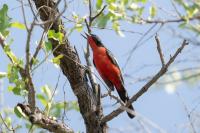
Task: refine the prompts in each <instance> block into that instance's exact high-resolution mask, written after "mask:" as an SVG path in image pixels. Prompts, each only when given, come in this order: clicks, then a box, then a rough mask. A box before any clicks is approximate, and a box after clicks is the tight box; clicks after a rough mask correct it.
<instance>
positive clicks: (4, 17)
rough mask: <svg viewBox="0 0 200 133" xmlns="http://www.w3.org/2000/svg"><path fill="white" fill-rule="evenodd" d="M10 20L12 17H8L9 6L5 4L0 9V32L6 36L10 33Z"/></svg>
mask: <svg viewBox="0 0 200 133" xmlns="http://www.w3.org/2000/svg"><path fill="white" fill-rule="evenodd" d="M10 21H11V18H9V17H8V6H7V5H6V4H4V5H3V7H2V8H1V9H0V33H2V34H3V36H4V37H6V36H8V34H9V31H8V30H7V28H9V27H10V26H11V24H10Z"/></svg>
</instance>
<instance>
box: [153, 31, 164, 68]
mask: <svg viewBox="0 0 200 133" xmlns="http://www.w3.org/2000/svg"><path fill="white" fill-rule="evenodd" d="M155 39H156V44H157V50H158V53H159V56H160V60H161V63H162V67H164V66H165V60H164V58H163V53H162V49H161V46H160V40H159V38H158V35H157V34H156V36H155Z"/></svg>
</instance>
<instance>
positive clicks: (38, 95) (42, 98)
mask: <svg viewBox="0 0 200 133" xmlns="http://www.w3.org/2000/svg"><path fill="white" fill-rule="evenodd" d="M36 97H37V99H39V100H40V102H41V103H42V104H43V105H44V106H46V105H47V103H48V100H47V99H46V98H45V96H43V95H42V94H37V95H36Z"/></svg>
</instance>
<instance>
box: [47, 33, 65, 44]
mask: <svg viewBox="0 0 200 133" xmlns="http://www.w3.org/2000/svg"><path fill="white" fill-rule="evenodd" d="M48 38H51V39H54V40H57V41H59V43H60V44H62V42H63V38H64V34H63V33H61V32H55V30H49V31H48Z"/></svg>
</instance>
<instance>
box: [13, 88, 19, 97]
mask: <svg viewBox="0 0 200 133" xmlns="http://www.w3.org/2000/svg"><path fill="white" fill-rule="evenodd" d="M12 92H13V93H14V94H15V95H21V89H20V88H19V87H14V88H13V90H12Z"/></svg>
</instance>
